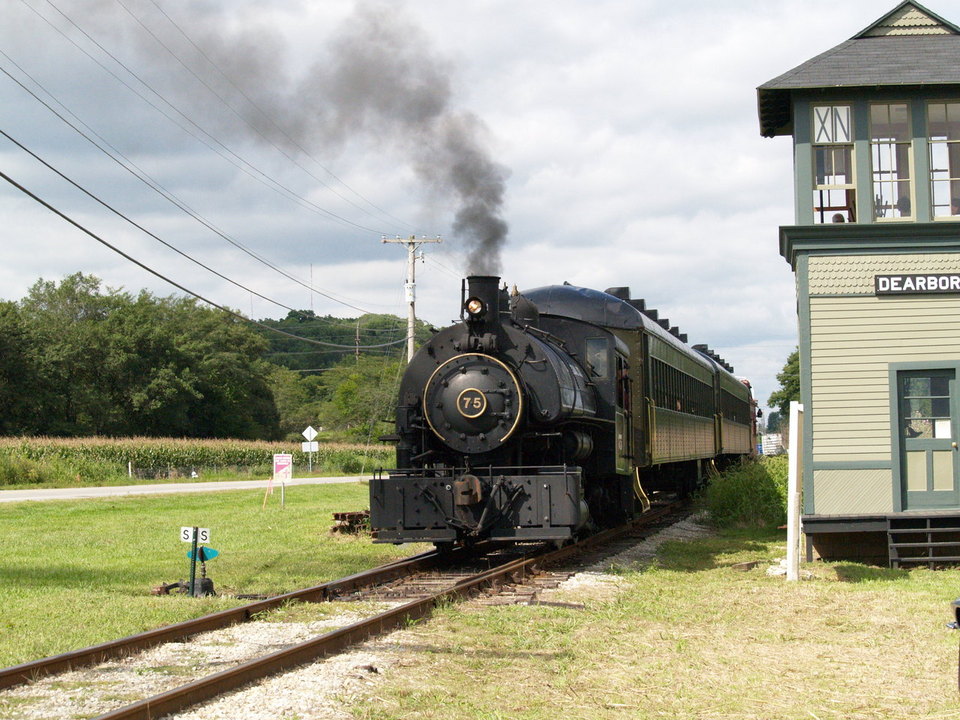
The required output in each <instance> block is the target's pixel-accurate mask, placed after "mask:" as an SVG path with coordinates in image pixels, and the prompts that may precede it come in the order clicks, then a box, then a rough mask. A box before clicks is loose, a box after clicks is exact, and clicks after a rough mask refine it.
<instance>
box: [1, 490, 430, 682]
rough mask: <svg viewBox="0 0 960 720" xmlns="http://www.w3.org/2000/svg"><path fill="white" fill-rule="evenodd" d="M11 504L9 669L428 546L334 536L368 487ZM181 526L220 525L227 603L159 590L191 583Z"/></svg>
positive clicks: (4, 589) (4, 588)
mask: <svg viewBox="0 0 960 720" xmlns="http://www.w3.org/2000/svg"><path fill="white" fill-rule="evenodd" d="M285 495H286V503H285V506H284V507H281V506H280V494H279V491H277V492H275V493H274V494H273V496H271V497H270V498H268V501H267V504H266V507H263V499H264V492H263V491H262V490H259V491H258V490H249V491H236V492H232V491H230V492H216V493H205V494H197V495H184V496H177V495H165V496H158V497H150V498H118V499H111V500H84V501H80V502H65V501H44V502H24V503H4V504H2V505H0V548H3V554H2V556H0V607H2V608H3V613H2V615H0V666H7V665H13V664H16V663H20V662H24V661H28V660H34V659H36V658H39V657H44V656H47V655H53V654H57V653H61V652H65V651H67V650H73V649H76V648H80V647H85V646H87V645H92V644H95V643H98V642H102V641H105V640H110V639H114V638H117V637H121V636H123V635H128V634H131V633H135V632H140V631H142V630H146V629H149V628H152V627H156V626H159V625H163V624H166V623H172V622H177V621H180V620H185V619H188V618H191V617H196V616H199V615H203V614H206V613H210V612H214V611H216V610H221V609H224V608H227V607H234V606H236V605H240V604H243V603H244V602H247V601H243V600H237V599H235V598H233V597H231V596H232V595H236V594H248V593H270V594H275V593H278V592H282V591H285V590H295V589H298V588H302V587H308V586H310V585H313V584H316V583H319V582H323V581H325V580H331V579H335V578H338V577H342V576H344V575H348V574H351V573H354V572H358V571H360V570H363V569H366V568H370V567H374V566H376V565H379V564H382V563H384V562H387V561H389V560H391V559H394V558H396V557H399V556H402V555H408V554H411V553H413V552H416V551H419V550H422V549H423V546H419V547H414V546H401V547H398V546H393V545H374V544H372V543H371V542H370V538H369V536H364V535H361V536H342V535H332V534H331V533H330V532H329V528H330V526H331V525H332V524H333V523H332V520H331V513H333V512H334V511H351V510H362V509H365V508H367V507H368V506H369V503H368V500H367V486H366V484H361V483H348V484H334V485H309V486H296V487H291V488H287V490H286V493H285ZM181 526H199V527H204V528H209V529H210V531H211V542H210V546H211V547H213V548H215V549H217V550H219V551H220V553H221V554H220V556H219V557H217V558H215V559H214V560H212V561H210V562H209V563H208V564H207V568H208V575H209V576H210V577H211V578H213V580H214V583H215V585H216V590H217V592H218V593H219V594H220V595H219V596H218V597H216V598H202V599H201V598H188V597H184V596H180V595H170V596H160V597H157V596H153V595H151V594H150V590H151V588H152V587H154V586H156V585H160V584H162V583H164V582H174V581H177V580H181V579H182V580H186V579H188V578H189V564H190V563H189V560H188V559H187V557H186V553H187V551H188V550H189V549H190V545H189V544H188V543H184V542H181V541H180V527H181Z"/></svg>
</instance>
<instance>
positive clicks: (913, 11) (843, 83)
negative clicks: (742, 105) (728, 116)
mask: <svg viewBox="0 0 960 720" xmlns="http://www.w3.org/2000/svg"><path fill="white" fill-rule="evenodd" d="M953 84H960V28H958V27H957V26H955V25H953V24H952V23H949V22H947V21H946V20H944V19H943V18H941V17H939V16H938V15H936V14H934V13H932V12H931V11H929V10H927V9H926V8H924V7H923V6H922V5H919V4H918V3H915V2H911V1H910V0H907V1H906V2H902V3H900V5H898V6H897V7H896V8H894V9H893V10H892V11H891V12H889V13H887V14H886V15H884V16H883V17H882V18H880V19H879V20H877V21H876V22H875V23H873V24H872V25H870V26H868V27H867V28H866V29H864V30H862V31H861V32H860V33H858V34H857V35H855V36H854V37H853V38H851V39H850V40H847V41H846V42H843V43H840V44H839V45H837V46H836V47H834V48H832V49H830V50H827V51H826V52H824V53H821V54H820V55H817V56H816V57H814V58H812V59H811V60H808V61H807V62H805V63H803V64H801V65H798V66H797V67H795V68H793V69H792V70H789V71H788V72H785V73H784V74H783V75H780V76H779V77H776V78H774V79H773V80H770V81H769V82H765V83H764V84H763V85H761V86H760V87H759V88H757V105H758V110H759V114H760V133H761V135H764V136H766V137H773V136H774V135H780V134H785V133H787V132H789V125H790V120H791V117H790V93H791V91H794V90H803V89H814V88H835V87H886V86H904V85H912V86H918V85H953Z"/></svg>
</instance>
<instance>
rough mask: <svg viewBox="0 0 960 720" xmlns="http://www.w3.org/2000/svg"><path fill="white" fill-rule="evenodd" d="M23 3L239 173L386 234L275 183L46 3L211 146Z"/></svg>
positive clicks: (344, 220) (342, 219)
mask: <svg viewBox="0 0 960 720" xmlns="http://www.w3.org/2000/svg"><path fill="white" fill-rule="evenodd" d="M20 1H21V2H22V3H23V4H24V5H26V6H27V7H28V8H29V9H30V10H31V11H33V12H34V13H35V14H36V15H37V16H38V17H40V18H41V19H42V20H43V21H44V22H45V23H47V25H49V26H50V27H51V28H53V29H54V30H56V32H57V33H59V34H60V35H61V36H63V37H64V38H65V39H66V40H67V41H69V42H70V43H71V44H72V45H73V46H74V47H76V48H77V49H78V50H80V52H82V53H83V54H84V55H86V56H87V57H88V58H90V59H91V60H92V61H93V62H95V63H96V64H97V65H99V66H100V68H101V69H102V70H103V71H104V72H106V73H108V74H109V75H110V76H112V77H113V78H114V79H115V80H117V82H119V83H120V84H121V85H123V86H124V87H125V88H127V89H128V90H129V91H130V92H132V93H133V94H134V95H136V96H137V97H139V98H140V99H141V100H143V101H144V102H145V103H147V104H148V105H149V106H150V107H152V108H153V109H154V110H156V111H157V112H159V113H160V114H161V115H163V116H164V117H165V118H167V119H168V120H170V121H171V122H172V123H174V124H175V125H176V126H177V127H179V128H180V129H181V130H183V131H184V132H186V133H187V134H189V135H191V136H192V137H193V138H194V139H195V140H197V141H199V142H200V143H202V144H203V145H205V146H206V147H207V148H208V149H210V150H212V151H213V152H215V153H216V154H217V155H219V156H220V157H221V158H223V159H224V160H226V161H227V162H229V163H230V164H231V165H233V166H234V167H236V168H237V169H238V170H240V171H241V172H243V173H245V174H246V175H248V176H249V177H251V178H252V179H254V180H256V181H257V182H259V183H261V184H262V185H264V186H265V187H268V188H270V189H271V190H273V191H274V192H276V193H278V194H279V195H281V196H283V197H286V198H287V199H289V200H294V201H296V202H298V204H300V205H301V206H303V207H306V208H307V209H311V208H312V209H314V210H315V211H317V212H319V213H321V214H323V215H325V216H327V217H329V218H330V219H332V220H335V221H337V222H340V223H343V224H345V225H350V226H352V227H355V228H357V229H360V230H364V231H366V232H371V233H378V234H383V231H381V230H377V229H374V228H370V227H367V226H365V225H362V224H360V223H356V222H354V221H352V220H349V219H348V218H345V217H343V216H341V215H338V214H337V213H334V212H332V211H330V210H327V209H326V208H324V207H321V206H320V205H317V204H316V203H314V202H312V201H311V200H308V199H307V198H305V197H303V196H302V195H300V194H299V193H297V192H296V191H294V190H292V189H290V188H288V187H287V186H286V185H284V184H283V183H281V182H279V181H277V180H275V179H274V178H272V177H270V176H269V175H267V174H266V173H265V172H263V171H262V170H260V169H259V168H258V167H257V166H255V165H254V164H252V163H251V162H249V161H247V160H246V159H244V158H243V157H242V156H241V155H239V154H237V153H236V152H235V151H233V150H232V149H231V148H229V147H228V146H227V145H225V144H224V143H223V142H221V141H220V140H219V139H218V138H217V137H215V136H214V135H213V134H211V133H210V132H208V131H207V130H205V129H204V128H203V127H201V126H200V125H199V124H198V123H196V122H195V121H194V120H193V119H192V118H190V117H189V116H188V115H187V114H186V113H185V112H184V111H182V110H181V109H180V108H179V107H177V106H176V105H175V104H174V103H172V102H171V101H169V100H168V99H167V98H166V97H164V95H163V94H162V93H160V92H159V91H157V90H155V89H154V88H153V87H152V86H151V85H150V84H149V83H148V82H147V81H146V80H144V79H143V78H142V77H140V76H139V75H138V74H137V73H135V72H134V71H133V70H131V69H130V68H129V67H128V66H127V65H126V64H125V63H124V62H123V61H122V60H120V59H119V58H117V57H116V56H115V55H114V54H113V53H111V52H110V51H109V50H108V49H107V48H106V47H104V46H103V45H102V44H101V43H100V42H98V41H97V40H96V39H95V38H94V37H93V36H91V35H90V34H89V33H88V32H87V31H86V30H84V29H83V28H82V27H80V25H78V24H77V23H76V22H75V21H74V20H73V19H72V18H71V17H70V16H69V15H67V14H66V13H65V12H64V11H62V10H61V9H60V8H59V7H57V6H56V5H55V4H54V3H53V2H52V0H45V2H46V3H47V4H48V5H50V7H52V8H53V9H54V10H55V11H56V12H57V13H59V14H60V15H61V16H62V17H63V18H64V19H65V20H66V21H67V22H68V23H70V25H72V26H73V27H74V28H75V29H76V30H77V31H78V32H80V33H81V34H82V35H83V36H84V37H85V38H87V40H89V41H90V42H91V43H93V44H94V45H95V46H96V47H97V48H99V49H100V51H101V52H103V53H104V54H105V55H106V56H107V57H109V58H110V59H111V60H113V61H114V62H115V63H116V64H117V65H119V66H120V67H121V68H123V69H124V70H125V71H126V72H127V74H129V75H130V76H131V77H132V78H134V79H135V80H136V81H137V82H138V83H139V84H140V85H142V86H143V87H144V88H146V89H147V90H149V91H150V92H151V93H152V94H153V95H155V96H156V97H157V98H159V99H160V100H161V101H162V102H163V103H164V104H165V105H166V106H168V107H169V108H170V109H171V110H173V112H174V113H176V114H177V115H178V116H180V117H181V118H182V119H183V120H184V121H185V122H186V123H188V124H189V125H190V126H192V127H193V128H196V130H197V131H198V132H199V133H201V134H202V135H203V136H204V137H206V138H208V139H209V140H210V141H211V142H212V143H213V145H211V144H210V142H207V141H206V140H204V138H202V137H200V136H198V135H197V134H196V133H194V132H193V131H192V130H190V129H189V128H186V127H184V126H183V125H182V124H181V123H180V122H178V121H177V120H176V119H174V118H173V117H171V116H170V114H169V113H167V112H166V111H165V110H163V109H162V108H160V107H159V106H158V105H157V104H156V103H154V102H151V101H150V100H149V99H148V98H146V97H144V95H143V94H142V93H140V92H139V91H138V90H136V89H135V88H134V87H132V86H131V85H130V84H129V83H127V82H126V81H124V80H123V78H121V77H120V76H119V75H117V74H116V73H115V72H113V71H112V70H111V69H110V68H108V67H106V66H105V65H104V64H103V63H102V62H100V61H99V60H98V59H97V58H95V57H93V55H91V54H90V53H89V52H88V51H87V50H86V49H84V48H83V47H81V46H80V45H79V44H77V42H76V41H74V40H73V39H72V38H71V37H69V36H68V35H66V33H64V32H63V31H62V30H61V29H60V28H58V27H56V26H55V25H53V23H51V22H50V20H48V19H47V18H46V17H44V16H43V15H41V14H40V13H39V12H38V11H37V10H36V9H35V8H33V7H32V6H30V5H28V4H27V2H26V0H20ZM214 145H216V146H217V147H219V148H221V149H222V151H223V152H221V150H219V149H217V147H214Z"/></svg>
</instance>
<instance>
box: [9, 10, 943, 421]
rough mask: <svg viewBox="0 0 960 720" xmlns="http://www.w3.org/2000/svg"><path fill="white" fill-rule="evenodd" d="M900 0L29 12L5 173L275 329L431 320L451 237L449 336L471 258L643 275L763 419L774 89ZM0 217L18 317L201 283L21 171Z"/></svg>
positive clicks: (781, 214) (777, 150)
mask: <svg viewBox="0 0 960 720" xmlns="http://www.w3.org/2000/svg"><path fill="white" fill-rule="evenodd" d="M895 5H896V2H894V0H890V2H889V3H877V2H876V1H875V0H848V1H847V2H844V3H837V2H836V1H835V0H806V1H805V2H802V3H798V2H795V0H789V1H788V0H681V1H680V2H674V3H663V2H652V1H651V0H593V1H591V2H586V0H551V1H550V2H544V1H543V0H527V1H526V2H521V3H518V2H515V1H513V0H511V1H510V2H508V1H507V0H463V1H462V2H449V0H388V1H385V2H372V1H368V0H363V1H361V2H355V0H189V1H188V0H8V2H7V3H5V11H4V21H3V23H2V26H0V51H2V52H0V70H2V73H0V130H2V131H3V133H4V134H5V136H0V171H2V172H3V173H4V174H6V175H7V176H9V177H10V178H11V179H12V180H14V181H15V182H17V183H19V184H20V185H22V186H23V187H25V188H26V189H28V190H29V191H31V192H33V193H35V194H36V195H37V196H39V197H40V198H42V199H43V200H44V201H46V202H47V203H49V204H50V205H52V206H54V207H56V208H57V209H58V210H59V211H61V212H62V213H64V214H65V215H67V216H69V217H70V218H72V219H73V220H74V221H76V222H77V223H78V224H80V225H82V226H84V227H86V228H87V229H88V230H90V232H92V233H94V234H96V235H98V236H99V237H100V238H102V239H103V240H104V241H106V242H108V243H110V244H112V245H114V246H115V247H116V248H118V249H120V250H122V251H123V252H124V253H127V254H128V255H130V256H132V257H134V258H136V259H137V260H139V261H140V262H142V263H143V264H145V265H147V266H149V267H150V268H152V269H153V270H155V271H156V272H157V273H159V274H161V275H164V276H166V277H168V278H170V279H172V280H174V281H176V282H177V283H179V284H180V285H182V286H184V287H186V288H189V289H190V290H193V291H195V292H197V293H199V294H201V295H203V296H205V297H207V298H209V299H211V300H213V301H215V302H217V303H220V304H223V305H227V306H229V307H232V308H236V309H238V310H239V311H241V312H243V313H245V314H247V315H251V316H253V317H256V318H264V317H282V316H285V315H286V313H287V308H289V307H293V308H312V309H314V310H315V311H316V312H317V313H318V314H327V313H329V314H332V315H338V316H348V317H349V316H353V317H355V316H356V315H357V314H358V312H359V311H360V310H363V311H371V312H394V313H397V314H400V315H403V314H405V306H404V300H403V298H404V295H403V281H404V276H405V273H406V252H405V250H404V249H403V248H402V247H401V246H398V245H392V244H384V243H382V242H381V237H382V236H383V235H387V236H390V237H393V236H397V235H400V236H404V237H408V236H410V235H417V236H425V237H435V236H438V235H439V236H441V237H442V238H443V243H442V244H439V245H438V244H429V245H424V246H423V250H424V253H425V259H424V262H422V263H419V264H418V265H417V303H418V307H417V309H418V315H419V316H421V317H423V318H425V319H427V320H428V321H430V322H433V323H435V324H443V325H445V324H448V323H449V322H450V321H451V320H453V319H454V318H455V317H456V316H457V315H458V312H459V291H460V277H461V276H462V275H463V274H465V273H466V272H467V271H468V270H469V269H471V268H473V269H476V270H480V271H483V272H498V273H499V274H502V276H503V278H504V280H505V281H506V282H507V283H509V284H510V285H511V286H512V285H517V286H519V287H520V288H521V289H523V288H534V287H539V286H542V285H549V284H555V283H561V282H563V281H569V282H570V283H572V284H574V285H583V286H587V287H593V288H598V289H604V288H607V287H610V286H618V285H628V286H630V287H631V289H632V291H633V294H634V296H635V297H643V298H645V299H646V300H647V305H648V307H655V308H657V309H659V311H660V314H661V317H668V318H669V319H670V320H671V322H672V323H673V324H676V325H678V326H679V327H680V329H681V331H683V332H686V333H687V334H688V335H689V337H690V341H691V342H705V343H708V344H710V345H711V347H713V348H715V349H716V350H718V351H719V352H720V353H721V354H722V355H723V356H724V357H725V358H726V359H727V360H728V361H729V362H731V363H732V364H733V365H734V366H735V368H736V371H737V374H739V375H743V376H747V377H749V378H751V380H752V381H753V383H754V386H755V388H756V394H757V396H758V398H759V399H760V400H761V404H764V403H765V401H766V399H767V397H768V396H769V394H770V392H771V391H772V390H774V389H775V388H776V380H775V375H776V373H777V372H778V371H779V370H780V368H781V367H782V366H783V363H784V360H785V359H786V356H787V355H788V354H789V353H790V351H791V350H792V349H793V347H794V345H795V343H796V315H795V300H794V293H793V277H792V274H791V272H790V270H789V266H788V265H787V264H786V262H785V261H784V260H783V259H782V258H781V257H780V255H779V253H778V248H777V238H778V231H777V228H778V226H780V225H789V224H792V223H793V201H792V174H791V173H792V161H791V147H790V140H789V139H788V138H776V139H764V138H761V137H760V134H759V129H758V123H757V112H756V87H757V86H758V85H760V84H761V83H763V82H765V81H767V80H769V79H771V78H773V77H775V76H777V75H779V74H781V73H783V72H785V71H786V70H788V69H790V68H792V67H794V66H796V65H798V64H799V63H801V62H803V61H805V60H807V59H809V58H811V57H813V56H814V55H816V54H818V53H820V52H822V51H824V50H826V49H829V48H831V47H833V46H834V45H836V44H838V43H840V42H842V41H843V40H846V39H847V38H849V37H851V36H852V35H854V34H856V33H857V32H858V31H860V30H861V29H863V28H864V27H866V26H867V25H869V24H870V23H872V22H873V21H874V20H876V19H877V18H878V17H880V16H881V15H882V14H884V13H885V12H886V11H888V10H889V9H892V8H893V7H894V6H895ZM927 6H928V7H929V8H930V9H931V10H933V11H934V12H937V13H939V14H940V15H942V16H944V17H945V18H947V19H948V20H953V21H954V22H960V0H930V2H929V3H927ZM7 136H9V137H7ZM10 138H12V140H11V139H10ZM14 141H16V143H20V144H21V145H22V146H24V147H25V148H26V149H27V150H29V151H30V152H32V153H34V155H36V156H37V157H34V156H31V155H30V154H28V152H27V151H26V150H24V149H23V148H21V147H19V146H18V145H17V144H15V142H14ZM37 158H40V160H38V159H37ZM41 160H42V161H43V162H41ZM43 163H46V165H44V164H43ZM51 168H54V169H55V170H54V169H51ZM58 172H59V173H60V174H58ZM64 176H65V177H66V178H68V179H69V181H72V182H73V183H75V185H74V184H71V182H69V181H68V180H67V179H65V178H64ZM77 186H79V188H78V187H77ZM81 188H82V189H81ZM84 191H85V192H84ZM87 193H89V194H87ZM91 196H93V197H91ZM98 200H99V201H101V202H102V203H103V204H100V202H98ZM105 205H106V206H109V207H110V208H112V209H113V210H114V211H116V212H111V210H110V209H108V208H107V207H105ZM117 213H120V214H123V215H125V216H126V217H127V218H129V219H130V220H132V221H134V222H135V223H137V224H138V225H140V226H141V227H142V228H144V229H146V230H147V231H149V233H150V234H146V233H145V232H143V231H142V230H140V229H138V228H136V227H134V226H133V225H132V224H130V223H129V222H128V221H126V220H124V219H123V218H121V217H120V216H119V215H118V214H117ZM0 217H2V218H3V222H2V224H0V298H2V299H9V300H17V299H20V298H22V297H23V296H24V295H25V294H26V292H27V290H28V288H29V287H30V286H31V285H32V284H33V283H34V282H35V281H36V280H37V279H38V278H41V277H42V278H44V279H48V280H58V279H60V278H61V277H63V276H64V275H67V274H70V273H73V272H77V271H82V272H84V273H91V274H94V275H96V276H98V277H100V278H101V279H102V280H103V281H104V283H105V285H107V286H109V287H116V288H124V289H126V290H128V291H133V292H135V291H138V290H139V289H141V288H147V289H149V290H151V291H152V292H155V293H158V294H161V295H168V294H172V293H180V292H181V291H179V290H177V289H176V288H175V287H173V286H171V285H169V284H167V283H165V282H164V281H163V280H161V279H159V278H157V277H156V276H154V275H151V274H150V273H149V272H147V271H146V270H144V269H142V268H140V267H138V266H136V265H134V264H133V263H131V262H130V261H128V260H126V259H124V258H123V257H121V256H120V255H118V254H116V253H115V252H114V251H112V250H110V249H108V248H107V247H105V246H104V245H102V244H100V243H98V242H97V241H96V240H94V239H93V238H91V237H90V236H89V235H87V234H84V233H83V232H82V231H81V230H79V229H77V228H76V227H74V226H72V225H70V224H68V222H67V221H65V220H64V219H62V218H60V217H58V216H56V215H55V214H53V213H52V212H51V211H50V210H48V209H46V208H44V207H43V206H41V205H40V204H39V203H38V202H37V201H36V200H34V199H31V198H30V197H28V196H27V195H26V194H24V193H23V192H22V191H20V190H18V189H16V188H15V187H14V186H13V185H11V184H9V183H8V182H2V183H0ZM151 235H152V236H155V237H152V236H151ZM156 238H160V239H161V240H163V241H164V242H165V243H167V245H164V244H162V243H161V242H160V241H158V240H157V239H156ZM484 243H486V244H484ZM169 246H173V248H175V250H174V249H171V247H169ZM177 250H179V251H180V253H178V252H176V251H177ZM181 253H182V254H181ZM185 256H187V257H185ZM200 263H202V264H203V265H206V266H207V267H208V268H211V269H212V270H214V271H216V273H219V275H217V274H214V273H211V272H210V271H209V270H207V269H205V268H204V267H201V265H200ZM311 278H312V279H311ZM311 288H312V289H311Z"/></svg>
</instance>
